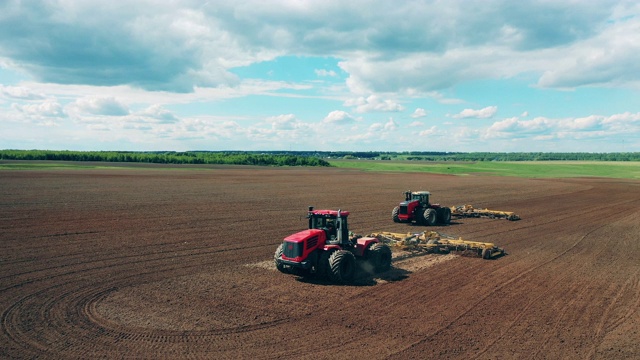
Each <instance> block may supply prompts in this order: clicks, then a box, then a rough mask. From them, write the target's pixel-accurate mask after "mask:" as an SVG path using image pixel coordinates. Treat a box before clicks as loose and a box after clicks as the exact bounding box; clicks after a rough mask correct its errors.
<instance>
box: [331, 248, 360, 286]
mask: <svg viewBox="0 0 640 360" xmlns="http://www.w3.org/2000/svg"><path fill="white" fill-rule="evenodd" d="M328 274H329V279H331V281H335V282H339V283H348V282H350V281H352V280H353V278H354V277H355V275H356V257H355V256H354V255H353V254H352V253H350V252H349V251H346V250H337V251H334V252H333V253H332V254H331V256H329V269H328Z"/></svg>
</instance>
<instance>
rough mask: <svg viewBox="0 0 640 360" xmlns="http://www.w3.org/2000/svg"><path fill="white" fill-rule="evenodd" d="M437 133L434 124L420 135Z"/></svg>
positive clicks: (427, 135)
mask: <svg viewBox="0 0 640 360" xmlns="http://www.w3.org/2000/svg"><path fill="white" fill-rule="evenodd" d="M436 133H437V128H436V127H435V126H432V127H430V128H428V129H425V130H422V131H420V132H419V133H418V135H420V136H426V137H429V136H433V135H435V134H436Z"/></svg>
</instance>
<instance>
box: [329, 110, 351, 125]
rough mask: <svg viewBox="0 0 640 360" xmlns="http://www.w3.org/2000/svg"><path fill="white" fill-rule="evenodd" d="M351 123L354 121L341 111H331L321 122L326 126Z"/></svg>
mask: <svg viewBox="0 0 640 360" xmlns="http://www.w3.org/2000/svg"><path fill="white" fill-rule="evenodd" d="M353 121H355V119H354V118H353V117H352V116H351V115H349V113H348V112H346V111H342V110H335V111H332V112H330V113H329V115H327V116H326V117H325V118H324V120H322V122H323V123H328V124H348V123H351V122H353Z"/></svg>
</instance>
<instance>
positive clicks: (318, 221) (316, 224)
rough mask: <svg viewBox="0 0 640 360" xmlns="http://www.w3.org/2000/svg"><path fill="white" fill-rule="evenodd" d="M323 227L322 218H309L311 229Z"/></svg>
mask: <svg viewBox="0 0 640 360" xmlns="http://www.w3.org/2000/svg"><path fill="white" fill-rule="evenodd" d="M323 227H324V219H323V218H321V217H314V218H311V229H322V228H323Z"/></svg>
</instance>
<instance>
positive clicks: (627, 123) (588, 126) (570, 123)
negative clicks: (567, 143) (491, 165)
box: [482, 112, 640, 140]
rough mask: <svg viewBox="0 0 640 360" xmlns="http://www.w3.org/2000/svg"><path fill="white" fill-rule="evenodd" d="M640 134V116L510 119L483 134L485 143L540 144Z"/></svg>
mask: <svg viewBox="0 0 640 360" xmlns="http://www.w3.org/2000/svg"><path fill="white" fill-rule="evenodd" d="M638 131H640V113H630V112H626V113H622V114H614V115H611V116H601V115H590V116H586V117H579V118H547V117H536V118H534V119H531V120H523V119H519V118H518V117H511V118H507V119H503V120H500V121H496V122H494V123H493V124H492V125H491V126H489V127H488V128H487V129H486V130H485V131H484V132H483V135H482V137H483V138H485V139H496V138H509V139H517V138H532V139H537V140H552V139H581V138H593V137H600V138H601V137H611V138H614V137H615V136H617V135H623V134H629V133H637V132H638Z"/></svg>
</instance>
